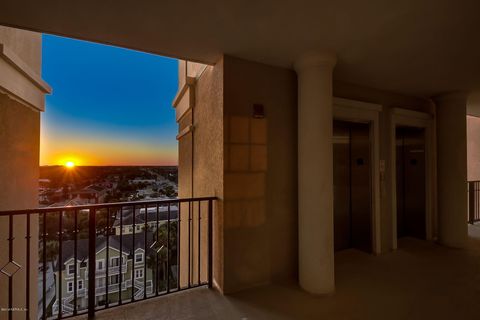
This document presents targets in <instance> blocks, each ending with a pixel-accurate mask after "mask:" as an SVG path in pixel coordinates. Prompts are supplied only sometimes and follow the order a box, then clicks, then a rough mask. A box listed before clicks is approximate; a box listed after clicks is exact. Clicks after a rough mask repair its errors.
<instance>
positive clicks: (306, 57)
mask: <svg viewBox="0 0 480 320" xmlns="http://www.w3.org/2000/svg"><path fill="white" fill-rule="evenodd" d="M336 63H337V56H336V54H335V53H333V52H330V51H323V52H322V51H310V52H306V53H304V54H302V55H301V56H299V57H298V58H297V60H295V62H294V64H293V68H294V69H295V71H296V72H297V73H298V72H301V71H303V70H305V69H308V68H315V67H329V68H332V69H333V67H335V64H336Z"/></svg>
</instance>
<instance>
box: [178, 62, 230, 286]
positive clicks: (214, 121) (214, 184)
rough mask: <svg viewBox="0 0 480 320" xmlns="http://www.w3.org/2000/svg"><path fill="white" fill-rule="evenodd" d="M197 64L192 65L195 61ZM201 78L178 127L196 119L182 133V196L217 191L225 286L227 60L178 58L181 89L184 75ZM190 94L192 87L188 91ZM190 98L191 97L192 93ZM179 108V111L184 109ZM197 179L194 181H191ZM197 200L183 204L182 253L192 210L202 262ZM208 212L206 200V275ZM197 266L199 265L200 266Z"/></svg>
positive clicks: (184, 273)
mask: <svg viewBox="0 0 480 320" xmlns="http://www.w3.org/2000/svg"><path fill="white" fill-rule="evenodd" d="M192 65H193V67H194V68H193V70H192V68H190V67H192ZM187 74H188V76H189V77H193V78H196V81H195V84H194V86H193V87H192V90H193V93H194V96H195V98H194V99H192V100H193V101H194V102H193V105H192V106H191V109H189V110H188V111H186V112H185V114H184V115H183V116H182V118H181V119H179V121H178V124H179V132H182V130H184V129H187V128H188V127H189V126H192V125H193V129H192V130H190V131H188V132H187V133H185V134H183V135H181V136H179V140H178V144H179V148H178V150H179V164H178V166H179V197H180V198H187V197H192V196H193V197H211V196H216V197H218V199H219V200H218V201H215V205H214V220H213V223H214V232H213V237H214V239H213V240H214V241H213V245H214V279H215V282H216V285H217V286H218V287H219V288H220V289H222V288H223V265H224V264H223V227H222V226H223V211H222V208H223V203H222V199H223V160H224V159H223V61H219V62H218V63H217V64H216V65H215V66H207V67H206V68H205V69H203V68H200V65H198V64H191V63H190V62H189V63H188V67H187V64H186V63H185V62H184V61H180V63H179V85H180V87H179V90H182V87H183V85H185V83H186V79H185V76H186V75H187ZM186 94H190V92H188V93H186ZM185 99H188V100H189V101H192V100H190V98H189V97H185ZM179 112H180V111H179V109H177V115H178V113H179ZM192 184H193V185H192ZM198 209H199V208H198V204H197V203H194V204H193V205H192V207H190V208H189V207H188V205H187V204H184V205H182V208H181V219H182V222H181V227H182V232H181V259H182V261H187V260H188V217H189V210H191V212H192V225H191V228H192V229H191V230H192V238H193V239H195V240H194V241H193V243H192V245H193V254H192V255H191V259H192V265H194V266H197V263H198V260H197V259H198V255H197V254H196V253H197V252H198V247H197V246H198V240H196V239H198V233H197V232H198V212H199V210H198ZM207 213H208V207H207V203H203V205H202V207H201V208H200V215H201V220H200V221H201V223H202V224H201V240H200V244H201V260H200V263H201V271H200V277H201V280H202V281H206V280H207V259H206V257H207V256H208V247H207V240H208V237H207V236H208V233H207V227H208V224H207V223H208V219H207V218H206V215H207ZM195 269H196V268H195ZM180 272H181V279H182V280H181V282H182V285H183V286H185V285H187V284H188V268H187V267H186V265H185V264H182V267H181V270H180ZM191 279H192V281H193V282H194V283H196V281H198V271H196V270H195V271H194V272H192V274H191Z"/></svg>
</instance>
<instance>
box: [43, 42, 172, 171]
mask: <svg viewBox="0 0 480 320" xmlns="http://www.w3.org/2000/svg"><path fill="white" fill-rule="evenodd" d="M42 59H43V63H42V77H43V79H45V81H47V82H48V83H49V85H50V86H51V87H52V88H53V93H52V94H51V95H49V96H47V98H46V111H45V112H44V113H43V114H42V130H41V159H40V163H41V164H42V165H47V164H48V165H52V164H62V162H64V161H67V160H74V161H76V162H77V164H79V165H82V164H83V165H120V164H129V165H133V164H138V165H142V164H144V165H147V164H151V165H163V164H165V165H166V164H176V162H177V141H176V139H175V135H176V133H177V125H176V122H175V110H174V109H173V108H172V100H173V98H174V97H175V94H176V92H177V86H178V61H177V60H176V59H171V58H166V57H161V56H157V55H152V54H147V53H143V52H138V51H133V50H128V49H123V48H118V47H113V46H107V45H100V44H96V43H91V42H86V41H79V40H73V39H69V38H63V37H57V36H52V35H43V57H42Z"/></svg>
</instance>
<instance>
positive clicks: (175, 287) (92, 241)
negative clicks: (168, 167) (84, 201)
mask: <svg viewBox="0 0 480 320" xmlns="http://www.w3.org/2000/svg"><path fill="white" fill-rule="evenodd" d="M214 201H215V198H214V197H203V198H188V199H172V200H154V201H138V202H122V203H106V204H95V205H82V206H73V207H46V208H39V209H29V210H12V211H0V226H1V225H4V226H5V225H8V238H6V239H5V242H4V243H5V244H6V245H5V246H1V248H8V249H7V250H8V254H7V255H6V257H7V258H8V261H0V268H1V269H0V271H1V273H2V274H3V275H5V276H7V277H8V285H7V286H6V287H5V288H3V287H2V288H0V296H2V295H8V299H7V304H8V306H7V308H5V309H6V310H7V311H6V312H8V318H9V319H12V318H13V312H14V311H18V310H23V311H25V319H33V318H41V319H48V318H58V319H65V318H69V317H73V316H76V315H80V314H84V313H88V315H89V317H93V316H94V315H95V312H96V311H97V310H103V309H107V308H111V307H115V306H120V305H124V304H128V303H133V302H135V301H139V300H145V299H149V298H152V297H157V296H161V295H166V294H169V293H173V292H178V291H182V290H186V289H190V288H195V287H199V286H206V285H208V286H211V285H212V257H213V251H212V230H213V204H214ZM4 223H5V224H4ZM25 224H26V227H25ZM37 226H38V248H34V246H35V245H36V244H37V241H32V237H33V234H34V233H32V230H34V229H35V230H36V228H37ZM15 229H19V230H21V232H22V233H24V235H23V236H22V237H19V236H18V234H19V233H18V230H15ZM23 230H25V231H23ZM14 235H16V237H14ZM35 236H36V233H35ZM23 238H24V239H23ZM19 244H21V247H22V248H24V249H21V251H23V250H25V251H23V252H21V251H20V250H19V249H18V248H19ZM32 245H33V246H32ZM32 250H38V253H39V254H38V265H39V270H38V272H37V270H33V269H32V265H33V264H32V261H31V256H36V255H32ZM16 261H22V263H19V262H16ZM23 262H24V263H25V265H24V266H23V265H22V264H23ZM35 265H36V264H35ZM20 269H24V271H23V272H18V273H17V271H19V270H20ZM22 273H23V274H22ZM2 274H0V276H1V275H2ZM33 275H34V276H35V277H36V279H38V283H36V284H32V283H31V282H32V281H31V278H32V276H33ZM19 276H21V277H25V282H24V283H25V286H24V287H23V286H14V281H15V278H16V277H19ZM22 283H23V282H22ZM37 287H38V288H37ZM37 289H38V294H39V297H38V309H39V310H38V315H32V314H31V313H30V306H31V305H32V301H30V296H31V294H30V293H31V290H37ZM17 290H20V293H17ZM17 296H24V297H26V298H25V301H24V302H23V303H24V304H25V305H21V306H19V305H18V301H14V297H17ZM35 304H37V302H35Z"/></svg>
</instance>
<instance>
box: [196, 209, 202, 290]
mask: <svg viewBox="0 0 480 320" xmlns="http://www.w3.org/2000/svg"><path fill="white" fill-rule="evenodd" d="M201 207H202V203H201V202H200V201H198V222H197V223H198V244H197V247H198V258H197V262H198V271H197V273H198V279H197V280H198V285H200V283H201V281H200V270H201V269H200V262H201V259H200V255H201V251H200V249H201V248H200V243H201V241H202V240H201V237H200V236H201V229H202V216H201Z"/></svg>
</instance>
